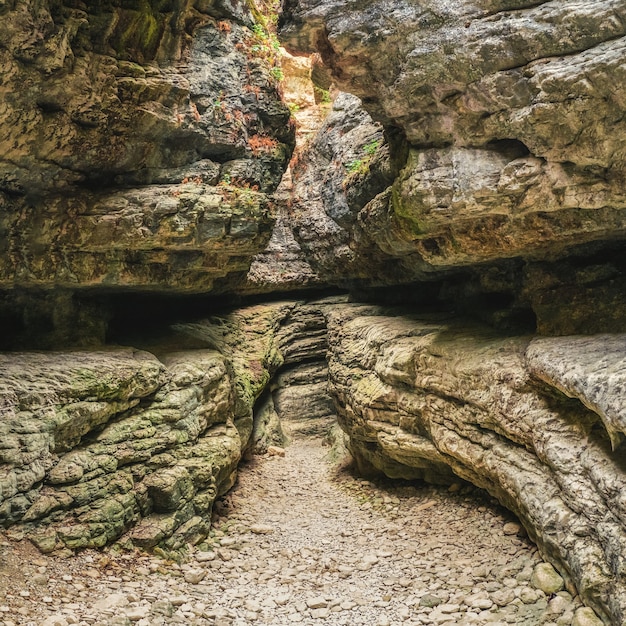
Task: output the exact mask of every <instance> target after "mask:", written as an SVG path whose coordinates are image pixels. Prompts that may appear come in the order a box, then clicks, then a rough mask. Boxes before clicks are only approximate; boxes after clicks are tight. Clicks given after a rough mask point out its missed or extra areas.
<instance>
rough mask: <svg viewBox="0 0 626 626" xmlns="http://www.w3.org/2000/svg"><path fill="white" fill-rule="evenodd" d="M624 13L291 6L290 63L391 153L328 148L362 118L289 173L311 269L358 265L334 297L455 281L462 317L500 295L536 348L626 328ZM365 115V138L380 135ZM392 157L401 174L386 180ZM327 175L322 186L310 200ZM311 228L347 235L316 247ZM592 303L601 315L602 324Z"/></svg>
mask: <svg viewBox="0 0 626 626" xmlns="http://www.w3.org/2000/svg"><path fill="white" fill-rule="evenodd" d="M623 9H624V8H623V6H622V5H621V4H620V3H614V2H595V3H591V4H590V3H585V2H574V3H567V4H566V5H565V4H563V3H557V2H540V3H527V2H489V3H483V2H471V1H468V2H462V3H460V4H459V3H445V2H444V3H441V2H436V3H435V2H426V3H420V4H419V5H417V4H415V3H399V4H398V3H396V4H394V7H393V9H390V7H389V6H388V5H387V4H385V3H378V2H375V1H373V2H367V3H359V5H358V6H356V5H352V4H350V5H348V4H346V3H343V2H316V1H308V0H303V1H301V2H299V1H289V2H287V3H286V6H285V13H284V16H283V27H282V36H283V37H284V39H285V41H286V42H287V44H288V46H290V47H291V48H292V49H299V50H319V52H320V53H321V55H322V57H323V59H324V61H325V63H326V64H327V66H328V67H329V68H330V70H331V71H332V74H333V78H334V81H335V83H336V85H337V86H338V87H339V88H340V89H343V90H345V91H347V92H349V93H351V94H354V95H356V96H358V97H359V98H361V99H362V102H363V107H364V108H365V109H366V110H367V112H368V113H369V114H370V115H371V116H372V117H373V119H374V120H376V121H378V122H381V123H382V124H383V127H384V129H385V134H386V138H387V140H388V145H387V146H386V147H385V146H384V145H383V143H382V141H378V142H377V143H376V144H363V143H361V144H360V145H359V144H358V142H357V143H356V144H355V145H354V146H353V149H355V150H356V153H357V154H356V156H353V155H351V154H349V149H348V148H347V147H346V145H345V143H343V141H344V139H343V137H342V139H341V140H338V139H337V138H335V137H334V135H333V132H334V130H333V129H334V128H337V127H338V126H340V125H341V124H343V125H346V124H348V123H349V121H350V120H356V119H358V116H355V115H353V114H346V115H344V117H343V122H341V123H338V122H337V120H335V121H334V123H333V124H331V125H330V127H328V128H327V132H326V133H325V134H324V136H323V137H320V138H319V139H318V140H317V141H316V143H314V144H313V145H312V146H311V149H310V151H309V153H308V154H307V155H306V156H305V158H304V159H303V160H302V161H301V168H300V170H298V169H296V171H295V173H294V176H295V178H296V179H298V178H299V179H300V180H302V181H303V188H307V189H309V191H308V193H307V192H305V191H303V189H299V191H298V193H297V194H296V196H297V197H306V196H307V195H308V196H309V197H311V196H314V197H315V202H314V203H308V207H309V208H308V211H309V214H310V213H311V212H315V214H316V215H317V217H316V218H315V220H312V219H311V218H307V217H304V218H301V219H300V220H299V221H298V223H297V225H296V235H297V236H298V237H299V238H300V239H301V240H302V241H303V242H305V244H306V245H308V246H309V247H311V248H313V250H314V251H313V258H314V259H315V260H318V261H319V259H320V257H324V256H326V257H328V256H332V255H335V256H342V257H345V256H346V254H347V253H346V252H345V251H346V250H349V253H348V254H349V255H350V256H352V257H354V258H359V259H360V261H361V262H359V263H357V267H358V270H357V269H353V268H352V266H351V265H350V263H348V264H345V268H346V272H345V273H343V275H342V276H338V275H337V273H336V272H333V271H332V270H331V272H330V276H331V280H334V281H335V282H340V281H341V280H342V279H343V280H345V279H347V278H352V279H353V284H355V281H361V282H364V283H365V284H376V283H377V282H378V283H385V282H386V283H388V284H389V283H394V282H395V283H398V282H411V281H415V280H419V281H423V280H429V281H434V280H439V281H444V282H445V281H446V280H447V277H449V276H451V275H462V276H463V278H462V282H463V283H464V285H463V286H462V287H461V288H460V289H459V287H458V286H454V287H453V290H456V292H457V293H455V294H451V292H450V283H449V281H448V286H447V287H446V288H445V290H446V291H447V292H448V295H449V296H450V295H452V298H451V299H452V300H456V301H457V302H458V301H459V300H465V301H466V302H467V300H468V298H469V299H471V298H473V297H475V296H476V295H477V294H481V293H482V294H491V296H492V299H497V298H500V299H505V300H508V301H509V310H512V309H515V308H517V309H520V310H521V309H526V310H529V311H530V310H532V312H533V314H534V315H535V316H536V317H537V321H538V326H539V328H540V329H541V330H542V331H543V332H548V333H554V332H564V333H568V332H581V331H584V332H587V331H588V330H589V329H590V328H595V329H599V330H602V329H605V330H609V329H622V328H623V325H622V324H621V323H620V322H619V321H618V319H617V318H618V317H619V318H622V317H623V315H622V314H623V311H624V302H623V295H622V294H623V286H624V268H623V266H622V264H621V247H622V242H623V239H624V234H625V230H624V229H625V226H626V213H625V207H626V205H625V204H624V193H623V189H622V184H621V181H622V179H623V176H624V168H625V162H624V155H623V150H622V149H621V147H620V139H619V138H620V137H621V136H622V135H623V133H624V122H623V120H622V116H621V110H622V108H623V107H622V104H621V103H622V100H623V99H624V84H625V83H624V80H622V78H623V77H622V76H621V71H622V70H621V69H619V68H620V67H622V66H623V61H624V55H625V50H626V49H625V48H624V45H623V36H624V32H623V19H622V18H623ZM609 83H610V86H609ZM342 106H343V105H341V106H340V107H339V108H338V109H337V111H336V113H335V116H336V118H337V117H339V116H341V109H342ZM359 115H360V116H361V119H362V124H363V126H362V128H363V130H362V132H363V133H367V132H368V131H367V130H366V129H367V128H369V127H370V125H371V121H369V120H365V119H363V118H362V115H363V114H359ZM355 132H356V131H355V130H352V131H351V134H352V135H354V134H355ZM368 146H369V150H371V152H370V153H368V152H366V151H365V150H364V149H365V148H368ZM386 150H388V151H389V152H390V155H391V161H390V164H391V165H392V168H391V170H390V171H389V172H388V178H387V180H384V179H382V180H381V177H380V165H379V163H380V159H381V158H385V151H386ZM320 166H321V170H322V171H323V172H326V173H325V174H324V175H322V176H321V177H318V179H317V180H318V181H320V182H318V183H315V182H312V183H311V181H310V178H311V174H312V173H313V172H315V171H316V170H319V169H320ZM337 170H343V174H342V175H341V174H338V173H337ZM389 174H390V175H391V179H389ZM333 176H335V178H336V180H334V181H333V180H332V177H333ZM322 181H323V182H322ZM368 186H369V195H363V193H362V192H363V189H364V187H365V188H367V187H368ZM311 187H312V190H311ZM330 189H332V190H333V191H330ZM355 195H360V197H359V199H358V202H355V201H354V199H353V198H354V196H355ZM346 205H347V206H349V207H350V210H349V211H347V210H344V211H343V213H342V214H341V215H338V214H337V213H338V211H337V207H338V206H340V207H341V206H343V207H345V206H346ZM314 206H315V208H313V207H314ZM312 221H315V222H317V223H321V222H325V223H326V224H328V225H327V226H326V230H327V231H328V232H330V231H334V232H341V236H340V237H339V239H337V236H335V237H334V238H335V239H336V241H333V238H332V237H331V238H328V239H330V241H331V242H332V243H327V242H326V241H325V242H324V243H323V244H322V243H319V239H318V237H317V234H316V232H315V227H311V225H310V224H311V223H312ZM309 242H311V243H309ZM329 248H330V250H329ZM616 250H617V251H616ZM572 258H573V259H575V260H574V261H573V262H570V261H569V259H572ZM566 259H568V260H566ZM325 263H326V262H325V261H321V264H322V267H325V265H324V264H325ZM326 265H327V263H326ZM390 266H391V267H392V268H393V269H392V271H390V270H389V267H390ZM583 267H584V268H585V269H584V271H581V268H583ZM576 274H577V275H576ZM568 275H569V277H568ZM574 275H576V277H575V278H574V277H573V276H574ZM381 277H382V278H381ZM592 284H593V286H592ZM594 289H596V290H598V291H599V292H602V298H600V299H601V300H602V301H607V300H609V301H610V302H611V307H609V310H597V309H596V308H595V305H594V300H597V299H598V298H593V296H592V293H593V290H594ZM596 293H597V292H596ZM564 300H566V301H567V300H569V301H573V300H575V305H574V306H572V308H571V309H570V310H568V312H567V315H564V314H563V313H562V312H561V313H560V314H559V311H558V309H559V307H560V308H561V311H562V310H563V306H562V304H563V301H564ZM470 307H471V305H470ZM601 308H603V307H601ZM585 309H586V310H585ZM616 309H619V311H620V313H619V315H618V316H616V315H615V313H614V312H615V310H616ZM571 318H577V319H576V321H575V322H572V321H571ZM559 326H561V328H559Z"/></svg>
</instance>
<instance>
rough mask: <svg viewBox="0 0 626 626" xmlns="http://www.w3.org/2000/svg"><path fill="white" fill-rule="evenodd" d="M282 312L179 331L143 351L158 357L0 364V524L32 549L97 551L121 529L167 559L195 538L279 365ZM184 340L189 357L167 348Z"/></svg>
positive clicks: (98, 356)
mask: <svg viewBox="0 0 626 626" xmlns="http://www.w3.org/2000/svg"><path fill="white" fill-rule="evenodd" d="M292 306H293V303H291V304H280V305H269V306H265V307H261V306H258V307H252V308H249V309H244V310H242V311H241V312H238V313H234V314H232V315H230V316H225V317H224V318H215V319H213V320H212V321H205V322H202V323H198V324H195V325H193V326H189V327H181V328H180V329H179V330H180V332H182V333H183V334H182V335H178V336H177V337H176V338H174V339H172V338H170V339H167V338H163V339H162V340H160V342H158V343H156V344H154V345H153V346H151V348H152V349H153V350H154V352H156V353H158V354H159V358H158V359H157V357H156V356H154V355H153V354H151V353H149V352H146V351H137V350H134V349H123V350H122V349H113V350H110V351H99V352H53V353H14V354H5V355H2V356H1V361H2V379H1V381H0V399H1V402H2V404H1V407H2V411H1V418H0V434H1V435H2V442H3V444H2V449H1V450H0V524H2V525H3V526H5V527H6V526H14V525H16V524H18V525H19V526H20V527H21V528H22V529H23V530H24V531H25V532H26V533H27V536H29V537H30V538H31V539H32V540H33V541H34V542H35V544H36V545H37V546H38V547H39V548H40V549H41V550H43V551H50V550H54V549H56V548H59V547H60V546H67V547H70V548H85V547H100V546H103V545H105V544H107V543H111V542H112V541H114V540H116V539H118V538H120V537H121V536H122V535H123V533H126V531H129V532H128V533H127V534H126V535H125V538H124V541H125V542H128V543H130V544H131V545H136V546H140V547H143V548H158V549H161V550H165V551H166V552H167V551H171V550H178V549H180V548H182V547H184V545H185V544H187V543H190V542H191V543H196V542H198V541H200V540H201V539H203V538H204V537H205V536H206V534H207V533H208V530H209V528H210V518H211V510H212V505H213V502H214V501H215V498H216V497H218V496H219V495H221V494H223V493H224V492H225V491H227V490H228V489H229V488H230V487H231V486H232V485H233V482H234V479H235V476H236V470H237V464H238V462H239V460H240V459H241V456H242V454H243V453H244V452H245V450H246V449H247V448H248V446H249V443H250V437H251V433H252V428H253V424H252V422H253V407H254V405H255V402H256V400H257V398H258V397H259V396H260V394H261V393H262V391H263V389H264V388H265V387H266V386H267V383H268V381H269V378H270V372H273V371H275V370H276V368H277V367H278V365H279V364H280V363H281V362H282V357H281V355H280V353H279V351H278V349H277V347H276V345H275V335H276V331H277V329H278V326H279V324H280V320H281V319H282V318H284V317H285V315H286V314H287V313H288V311H289V310H290V309H291V307H292ZM185 335H186V336H187V339H185ZM190 335H191V336H192V337H193V338H192V339H189V336H190ZM182 343H186V344H187V345H193V344H194V343H195V349H188V350H185V351H175V350H173V349H172V346H174V345H179V346H180V345H181V344H182ZM208 346H210V347H208Z"/></svg>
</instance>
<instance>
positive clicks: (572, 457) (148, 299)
mask: <svg viewBox="0 0 626 626" xmlns="http://www.w3.org/2000/svg"><path fill="white" fill-rule="evenodd" d="M625 13H626V8H625V7H624V4H623V2H620V1H618V0H596V1H592V2H582V1H581V0H572V1H570V2H568V3H562V2H556V1H549V2H528V1H524V0H463V1H462V2H460V3H459V2H454V3H452V2H449V1H447V0H444V1H441V0H437V1H436V2H435V1H433V0H425V1H424V2H420V3H415V2H408V1H404V2H403V1H401V2H395V3H393V6H390V4H389V3H387V2H382V1H381V0H367V1H365V2H350V1H348V0H331V1H328V0H285V1H284V3H283V11H282V15H281V17H280V24H279V33H280V36H281V39H282V41H283V42H284V44H285V45H286V46H287V47H288V48H289V49H290V50H291V51H292V52H294V53H296V54H297V53H307V54H311V53H315V54H316V55H318V56H316V60H315V63H314V64H313V66H312V70H309V69H306V68H305V69H303V67H304V66H303V65H302V64H299V62H298V60H297V59H293V58H290V57H288V59H289V60H288V61H287V62H286V64H285V69H287V66H288V65H289V64H290V67H291V70H290V71H292V72H293V76H294V77H296V78H294V81H295V82H297V81H300V82H302V81H305V80H306V79H308V76H309V73H310V74H311V75H312V77H313V78H314V79H315V80H316V81H317V86H316V87H315V89H314V90H313V100H314V101H317V98H318V97H319V95H320V94H323V96H324V98H327V97H328V92H327V91H326V90H328V89H329V88H331V87H332V86H333V85H334V87H333V89H334V90H335V91H334V92H333V93H335V95H336V98H335V100H334V103H333V106H332V110H331V111H330V113H329V115H328V117H327V118H326V120H325V121H324V123H323V125H322V128H321V130H320V132H319V133H317V134H313V132H312V131H311V129H310V128H309V129H308V130H307V131H306V133H305V134H307V135H308V142H307V143H306V145H304V146H302V147H300V149H299V150H298V152H297V154H296V158H295V159H293V160H292V161H291V168H290V171H289V173H288V174H287V175H286V176H284V177H283V173H284V171H285V170H286V168H287V165H288V162H289V161H290V158H291V155H292V151H293V148H294V134H295V129H294V123H293V120H292V117H291V115H290V111H289V108H288V106H287V105H286V104H285V102H284V101H283V99H282V95H281V90H282V87H281V84H282V78H283V69H281V68H280V67H279V50H278V48H279V45H278V40H277V39H276V37H275V35H274V34H273V30H272V29H273V26H272V23H271V18H270V17H269V16H268V15H266V14H263V13H262V12H261V11H260V10H259V8H258V7H257V6H256V5H255V4H254V3H252V2H238V1H236V0H232V1H231V0H208V1H205V0H174V1H171V2H168V1H166V2H160V1H159V2H156V1H154V2H153V1H148V0H145V1H143V0H142V1H141V2H134V1H131V0H122V1H121V2H113V1H111V2H109V1H103V2H99V3H80V2H72V1H67V2H66V1H62V0H43V1H35V0H28V1H26V2H16V1H11V0H9V1H5V2H0V65H1V66H2V70H3V74H2V75H3V81H2V84H1V85H0V124H1V129H2V133H0V207H1V208H2V211H1V214H0V320H1V321H2V322H3V329H4V333H3V335H2V337H1V345H2V347H3V348H7V347H9V348H12V349H19V352H13V353H3V354H1V355H0V361H1V362H2V367H1V368H0V369H1V372H0V436H1V437H2V441H1V442H0V524H1V525H2V526H4V527H10V528H12V529H13V531H12V532H14V533H15V536H22V535H25V536H28V537H29V538H31V539H32V540H33V541H34V542H35V543H36V545H38V546H39V547H40V549H41V550H43V551H52V550H55V549H57V548H59V547H70V548H83V547H99V546H102V545H105V544H107V543H110V542H112V541H119V542H121V543H122V544H123V545H125V546H133V545H134V546H140V547H143V548H149V549H154V550H157V551H159V550H160V551H162V553H163V554H167V555H171V554H174V553H175V552H176V551H179V550H180V549H182V548H184V546H185V545H186V544H187V543H196V542H198V541H201V539H202V538H203V537H204V536H205V535H206V533H207V532H208V529H209V526H210V516H211V509H212V506H213V502H214V501H215V498H216V497H218V496H219V495H220V494H222V493H224V491H225V490H227V489H229V488H230V487H231V486H232V484H233V481H234V478H235V475H236V468H237V464H238V463H239V461H240V460H241V458H242V457H243V456H244V455H245V454H248V453H249V452H250V451H253V450H254V451H257V452H263V451H265V450H267V448H268V446H270V445H272V444H280V443H283V442H284V441H285V434H284V433H282V432H281V428H280V416H281V415H288V416H289V417H290V419H291V420H292V422H294V421H295V422H298V428H300V429H301V430H302V431H309V432H317V433H323V432H326V429H327V428H328V425H329V424H330V423H331V422H332V420H333V419H334V417H335V414H336V415H337V416H338V418H339V423H340V425H341V426H342V428H343V429H344V430H345V432H346V433H347V434H348V436H349V438H350V449H351V451H352V454H353V456H354V458H355V460H356V463H357V465H358V467H359V468H360V469H361V470H362V471H363V472H382V473H384V474H386V475H387V476H390V477H396V478H412V479H423V480H427V481H432V482H435V483H443V484H446V483H449V482H452V481H455V480H457V478H458V477H460V478H462V479H464V480H467V481H470V482H472V483H474V484H476V485H478V486H480V487H482V488H484V489H486V490H487V491H488V492H489V493H491V494H492V495H493V496H495V497H496V498H498V499H499V500H500V502H502V503H503V504H504V505H505V506H507V507H508V508H509V509H511V510H512V511H514V512H515V513H516V515H518V516H519V518H520V520H521V521H522V523H523V524H524V526H525V527H526V529H527V531H528V533H529V534H530V536H531V537H532V538H533V540H535V541H536V542H537V544H538V545H539V547H540V549H541V551H542V552H543V554H544V555H545V556H546V558H548V559H549V560H550V561H551V562H553V563H554V564H555V565H556V567H557V568H558V569H559V571H560V572H561V573H562V574H563V575H564V576H565V577H566V578H567V579H568V581H569V582H570V583H571V584H573V585H575V587H576V588H577V589H578V590H579V592H580V593H581V595H582V597H583V598H584V600H585V601H586V602H587V603H588V604H589V605H590V606H592V607H594V608H595V609H596V610H597V611H598V613H599V614H600V615H601V616H602V618H603V619H604V620H605V621H606V622H607V623H611V624H621V623H623V622H624V620H625V619H626V589H624V584H623V575H624V572H623V560H624V553H625V550H626V548H625V546H626V535H625V532H626V512H625V511H624V502H623V499H624V498H623V493H624V488H625V487H626V485H625V484H624V483H625V478H626V474H625V473H624V472H625V471H626V468H624V463H623V459H622V452H623V450H622V447H623V436H624V433H625V432H626V431H625V430H624V415H623V413H624V411H623V408H622V405H623V399H622V395H623V394H622V391H623V388H624V381H623V371H624V363H623V355H624V351H625V349H626V345H625V344H624V338H623V335H620V334H606V333H620V332H624V331H626V295H625V294H626V260H625V259H626V256H625V255H624V254H623V251H624V239H625V237H626V195H625V193H624V185H623V180H624V175H625V173H626V171H625V170H626V157H625V153H624V149H623V144H624V142H623V138H624V135H625V131H626V129H625V128H624V116H623V110H624V101H625V99H626V80H625V78H626V77H625V75H624V67H626V65H625V63H624V60H625V57H626V46H625V45H624V42H625V41H626V38H625V35H626V32H625V26H624V25H625V24H626V14H625ZM306 67H309V66H306ZM294 84H295V83H294ZM308 88H309V87H307V89H308ZM337 90H340V91H341V93H338V92H337ZM296 92H297V89H296ZM287 93H288V90H287ZM290 97H292V98H294V100H293V102H292V104H296V105H297V102H300V100H298V98H302V100H301V104H305V101H306V102H308V101H309V100H310V94H309V95H307V96H306V97H304V96H302V95H298V94H297V93H295V95H294V94H292V95H291V96H290ZM307 98H308V100H307ZM281 179H282V185H281V186H279V183H281ZM311 288H316V289H329V288H341V289H344V290H348V291H350V292H351V294H352V299H353V300H356V299H358V298H362V299H363V300H367V301H368V302H372V301H376V302H375V303H372V304H355V303H352V304H347V303H346V302H345V301H343V300H341V299H339V300H338V299H333V298H330V299H325V300H320V301H312V300H307V301H304V300H295V299H292V300H290V301H288V302H278V301H276V302H272V303H270V304H259V303H256V304H250V303H248V305H247V306H243V307H239V308H234V307H233V306H230V308H229V306H228V305H229V303H231V302H232V298H233V297H240V296H242V295H250V294H257V295H258V294H266V295H272V296H273V297H274V296H275V294H277V293H279V292H284V291H291V292H294V291H298V290H302V289H311ZM192 295H193V296H194V297H195V298H197V299H192V298H191V296H192ZM207 296H211V298H210V299H208V298H207ZM295 297H296V296H292V298H295ZM297 297H301V296H297ZM227 298H230V300H228V299H227ZM392 303H400V304H404V308H402V309H399V308H392V307H391V306H390V305H391V304H392ZM131 322H132V323H131ZM172 322H176V323H175V324H174V325H172ZM155 329H156V330H155ZM148 330H150V331H152V332H147V331H148ZM600 333H602V334H600ZM572 335H577V336H572ZM583 335H586V336H583ZM107 343H122V344H124V345H130V346H133V347H132V348H128V347H123V348H120V347H119V346H117V345H116V346H109V345H107ZM24 346H27V347H28V348H29V349H31V348H32V349H45V348H54V349H56V350H57V351H55V352H33V351H25V349H24ZM76 346H83V347H85V346H90V348H91V349H90V350H82V351H81V350H77V349H75V347H76ZM303 406H305V407H306V413H303V409H302V407H303ZM312 418H313V419H312Z"/></svg>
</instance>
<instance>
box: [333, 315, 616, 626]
mask: <svg viewBox="0 0 626 626" xmlns="http://www.w3.org/2000/svg"><path fill="white" fill-rule="evenodd" d="M623 344H624V339H623V337H621V336H620V337H616V336H613V337H606V336H605V337H599V338H555V339H550V338H541V339H534V340H533V339H532V337H528V336H526V337H520V336H505V335H502V334H497V333H495V332H494V331H493V330H491V329H488V328H486V327H480V326H475V325H470V326H468V325H467V323H462V322H459V321H458V319H453V318H442V317H441V316H438V317H434V316H433V317H431V318H430V319H429V318H420V317H418V316H415V315H403V314H401V313H400V312H395V313H394V312H391V311H389V310H387V311H385V310H383V309H381V308H379V307H373V306H368V307H365V306H358V305H353V306H344V307H338V308H337V309H336V310H334V311H333V312H331V313H330V315H329V346H330V383H331V390H332V392H333V394H334V395H335V398H336V401H337V407H338V414H339V420H340V424H341V425H342V427H343V428H344V429H345V430H346V432H347V433H348V434H349V436H350V447H351V450H352V452H353V454H354V456H355V458H356V460H357V462H358V463H359V465H360V466H361V468H362V469H363V470H364V471H372V470H373V469H375V470H377V471H382V472H384V473H385V474H386V475H388V476H391V477H402V478H423V479H427V480H430V481H434V482H443V483H445V482H449V481H452V480H454V477H455V476H458V477H461V478H463V479H465V480H467V481H469V482H471V483H473V484H475V485H478V486H480V487H483V488H484V489H486V490H487V491H488V492H489V493H491V494H492V495H494V496H495V497H496V498H498V500H499V501H500V502H502V503H503V504H504V505H505V506H507V507H508V508H509V509H510V510H512V511H514V512H515V513H516V514H517V515H518V516H519V518H520V520H521V521H522V522H523V524H524V526H525V527H526V529H527V530H528V532H529V534H530V536H531V537H532V538H533V540H534V541H536V542H537V544H538V545H539V547H540V549H541V550H542V552H543V553H544V554H545V555H546V557H547V558H548V559H549V560H550V561H552V562H553V563H554V564H555V565H556V566H557V567H558V569H559V571H561V573H563V574H564V575H565V577H566V578H567V579H568V580H570V581H572V582H573V583H574V584H575V585H576V588H577V589H578V591H579V592H580V594H581V596H582V597H583V598H584V600H585V602H586V603H588V604H590V605H591V606H592V607H594V608H595V609H596V610H597V611H598V612H599V613H600V614H601V615H602V617H603V618H604V619H605V620H606V621H607V622H608V623H612V624H621V623H622V622H623V620H624V619H625V617H626V588H625V587H624V582H623V571H622V563H623V556H624V549H625V546H626V524H625V523H624V520H625V519H626V514H625V511H624V502H623V494H624V493H626V491H625V489H626V473H625V472H624V469H623V463H622V462H621V450H620V449H619V448H618V449H616V450H613V448H612V446H611V439H613V441H614V442H615V441H616V439H617V440H619V438H620V437H621V436H622V435H623V433H624V428H623V424H622V420H621V417H620V413H619V408H618V407H619V399H618V396H619V390H620V389H621V388H622V386H623V380H622V379H623ZM601 354H602V355H603V356H600V355H601ZM544 381H546V382H547V383H548V384H546V382H544ZM560 390H563V391H565V393H566V394H567V395H563V394H562V393H561V392H560ZM567 396H570V397H576V398H579V399H580V400H581V401H582V402H580V401H579V400H572V399H570V398H568V397H567ZM590 409H592V410H590ZM607 426H608V429H609V433H610V434H611V436H609V433H607Z"/></svg>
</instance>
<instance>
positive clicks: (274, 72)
mask: <svg viewBox="0 0 626 626" xmlns="http://www.w3.org/2000/svg"><path fill="white" fill-rule="evenodd" d="M270 76H271V77H272V78H273V79H274V80H278V81H281V80H285V74H284V72H283V70H282V69H281V68H280V67H273V68H272V69H271V70H270Z"/></svg>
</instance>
